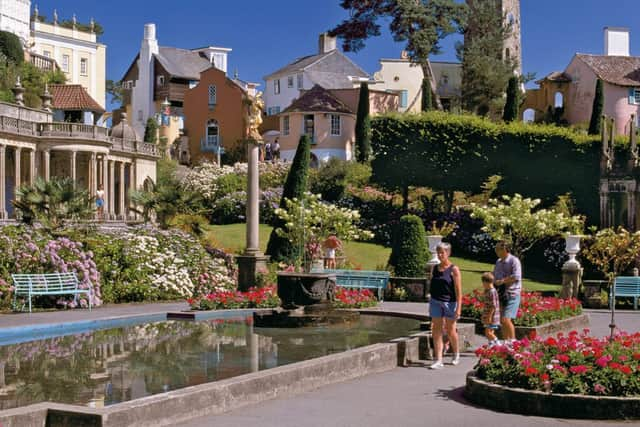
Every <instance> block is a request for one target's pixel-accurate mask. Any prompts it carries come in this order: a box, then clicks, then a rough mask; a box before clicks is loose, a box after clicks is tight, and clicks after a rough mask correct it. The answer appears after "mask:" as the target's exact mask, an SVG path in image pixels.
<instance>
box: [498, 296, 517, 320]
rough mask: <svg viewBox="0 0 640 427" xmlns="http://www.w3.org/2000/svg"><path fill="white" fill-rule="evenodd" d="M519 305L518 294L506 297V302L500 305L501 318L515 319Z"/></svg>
mask: <svg viewBox="0 0 640 427" xmlns="http://www.w3.org/2000/svg"><path fill="white" fill-rule="evenodd" d="M519 307H520V294H519V293H518V294H517V295H511V294H509V296H508V298H507V303H506V304H505V305H504V306H503V307H500V309H501V310H500V315H501V316H502V317H503V318H507V319H515V318H516V317H517V316H518V308H519Z"/></svg>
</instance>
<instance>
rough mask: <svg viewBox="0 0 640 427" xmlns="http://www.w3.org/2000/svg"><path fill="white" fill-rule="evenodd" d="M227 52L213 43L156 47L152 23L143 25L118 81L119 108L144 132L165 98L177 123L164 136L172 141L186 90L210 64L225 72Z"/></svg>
mask: <svg viewBox="0 0 640 427" xmlns="http://www.w3.org/2000/svg"><path fill="white" fill-rule="evenodd" d="M229 52H231V49H229V48H223V47H214V46H207V47H201V48H196V49H181V48H175V47H167V46H159V44H158V40H157V38H156V26H155V24H152V23H150V24H146V25H145V26H144V37H143V40H142V44H141V46H140V51H139V53H138V54H137V55H136V57H135V58H134V60H133V61H132V63H131V65H130V66H129V68H128V69H127V71H126V72H125V74H124V76H123V77H122V80H121V83H122V87H123V89H124V100H123V106H122V108H121V111H124V112H126V113H127V114H128V116H129V117H130V118H131V124H132V126H133V127H134V129H136V132H138V133H139V134H140V135H143V134H144V128H145V124H146V122H147V119H149V118H150V117H151V118H159V116H160V113H161V112H163V111H162V110H163V105H162V104H163V102H165V101H167V102H168V103H169V106H168V108H169V110H170V116H171V117H175V118H176V120H177V123H178V124H177V125H176V126H173V128H174V129H175V130H174V132H172V134H171V135H167V136H166V137H167V138H168V139H169V143H173V142H174V140H175V139H176V138H178V137H179V130H180V129H182V128H183V127H184V100H185V99H184V97H185V93H186V91H188V90H189V89H191V88H193V87H195V86H196V85H197V84H198V81H199V80H200V73H202V72H203V71H205V70H207V69H209V68H211V67H212V66H214V67H216V68H218V69H219V70H222V71H223V72H225V73H226V72H227V66H228V64H227V56H228V54H229ZM165 108H166V107H165ZM116 121H117V118H116Z"/></svg>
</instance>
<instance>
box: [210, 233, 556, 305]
mask: <svg viewBox="0 0 640 427" xmlns="http://www.w3.org/2000/svg"><path fill="white" fill-rule="evenodd" d="M208 233H209V237H210V238H213V240H214V241H215V242H216V243H217V246H218V247H221V248H224V249H225V250H227V251H228V252H233V253H240V252H242V250H243V249H244V247H245V239H246V237H245V236H246V234H245V233H246V225H245V224H231V225H212V226H210V228H209V231H208ZM270 233H271V227H270V226H268V225H265V224H260V249H261V250H262V251H265V250H266V247H267V241H268V240H269V234H270ZM344 250H345V255H346V257H347V259H348V260H349V262H350V263H351V264H352V265H353V266H355V267H356V268H360V269H362V270H379V269H383V268H384V266H385V265H386V264H387V260H388V259H389V253H390V252H391V249H389V248H385V247H383V246H380V245H375V244H372V243H362V242H346V243H345V245H344ZM452 260H453V263H454V264H456V265H457V266H458V267H460V271H461V272H462V288H463V289H464V292H465V293H466V292H470V291H471V290H472V289H474V288H479V287H480V286H481V284H480V276H481V275H482V273H483V272H485V271H492V270H493V265H492V264H487V263H484V262H478V261H473V260H469V259H464V258H455V257H453V258H452ZM559 279H560V272H558V280H559ZM524 287H525V289H526V290H531V291H533V290H536V291H543V290H557V291H559V290H560V286H559V284H552V283H542V282H536V281H532V280H528V279H525V280H524Z"/></svg>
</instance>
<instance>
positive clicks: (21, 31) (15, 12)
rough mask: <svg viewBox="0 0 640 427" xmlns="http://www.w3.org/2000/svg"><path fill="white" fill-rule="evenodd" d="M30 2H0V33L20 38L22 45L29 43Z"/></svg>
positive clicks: (27, 0)
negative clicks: (3, 32)
mask: <svg viewBox="0 0 640 427" xmlns="http://www.w3.org/2000/svg"><path fill="white" fill-rule="evenodd" d="M30 11H31V1H30V0H0V31H7V32H9V33H13V34H15V35H17V36H18V37H20V40H22V44H23V45H25V46H26V45H27V42H28V41H29V31H30V29H29V19H30V18H29V16H30Z"/></svg>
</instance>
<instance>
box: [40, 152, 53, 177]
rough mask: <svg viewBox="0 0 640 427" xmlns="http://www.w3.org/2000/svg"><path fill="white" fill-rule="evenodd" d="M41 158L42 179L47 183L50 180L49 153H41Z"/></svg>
mask: <svg viewBox="0 0 640 427" xmlns="http://www.w3.org/2000/svg"><path fill="white" fill-rule="evenodd" d="M42 158H43V168H42V178H43V179H44V180H45V181H49V179H51V152H50V151H49V150H48V149H47V150H44V151H43V152H42Z"/></svg>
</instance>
